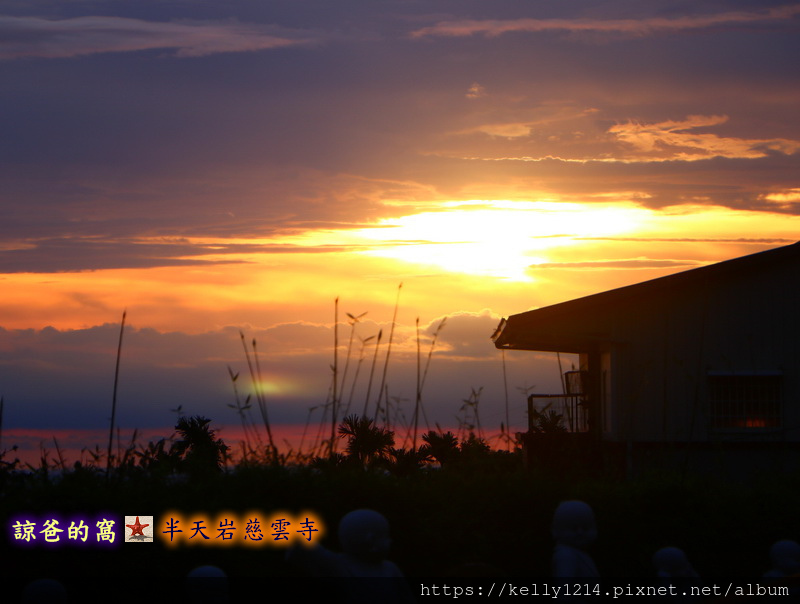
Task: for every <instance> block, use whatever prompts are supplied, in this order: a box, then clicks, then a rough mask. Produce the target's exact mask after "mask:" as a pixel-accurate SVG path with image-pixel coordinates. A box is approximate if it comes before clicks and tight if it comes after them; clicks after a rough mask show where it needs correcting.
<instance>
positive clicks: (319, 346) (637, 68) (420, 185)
mask: <svg viewBox="0 0 800 604" xmlns="http://www.w3.org/2000/svg"><path fill="white" fill-rule="evenodd" d="M124 4H125V2H121V3H120V6H122V5H124ZM317 4H318V6H317ZM623 4H624V3H623ZM623 4H617V3H608V4H604V5H602V6H598V5H596V3H591V2H588V1H584V0H575V1H574V2H569V3H548V4H542V3H527V4H526V3H518V2H506V1H504V0H499V1H498V2H496V3H492V4H491V5H489V4H486V3H480V2H468V1H467V2H463V3H458V4H457V5H456V4H449V5H448V9H447V10H448V11H451V12H446V11H445V12H442V11H434V10H433V9H432V8H430V7H426V6H424V3H423V4H419V3H397V4H392V10H387V9H386V7H384V6H383V4H380V5H374V6H369V7H364V6H361V7H360V8H359V10H358V11H349V10H347V8H346V7H340V6H338V5H337V7H333V6H332V5H328V4H322V3H315V2H312V1H311V0H309V2H306V3H304V8H303V10H301V9H300V8H298V7H294V6H288V5H287V6H286V7H283V8H281V9H277V8H270V7H269V6H267V5H266V4H265V5H264V6H260V7H257V8H254V7H253V6H250V5H249V4H248V3H241V2H235V1H234V2H230V3H224V4H220V6H214V7H205V8H203V9H201V8H198V7H194V6H192V5H189V4H187V5H186V6H181V7H180V8H176V9H174V10H172V9H168V8H166V7H165V6H161V4H159V3H155V4H152V5H151V4H147V5H146V6H145V5H137V7H136V10H135V11H134V12H135V13H136V15H135V16H132V15H133V13H129V12H125V11H122V12H120V13H119V14H103V15H98V14H96V13H95V10H96V7H95V6H94V5H93V4H92V3H82V2H75V3H56V2H54V3H48V2H45V3H44V4H43V5H42V6H45V5H47V6H46V9H47V10H45V8H41V7H40V8H39V9H36V8H30V9H25V8H24V7H22V5H20V6H18V7H16V8H9V9H7V12H6V13H2V12H1V11H2V10H6V9H0V34H2V33H3V32H7V33H8V36H7V37H8V38H9V39H10V40H12V39H13V40H14V42H13V43H11V42H9V44H8V45H6V46H4V47H3V48H2V49H0V78H2V80H3V81H4V82H7V83H8V84H7V87H6V92H5V96H4V112H5V119H6V122H7V124H8V128H7V131H6V132H5V133H4V137H3V139H2V141H0V154H2V159H3V161H2V162H0V292H2V295H0V395H2V396H4V398H5V401H6V405H5V412H4V415H5V417H4V427H5V428H6V429H16V428H20V429H24V428H42V429H48V428H51V429H54V430H55V429H69V428H71V427H75V428H78V427H83V426H84V425H85V426H87V427H88V426H89V424H91V427H92V429H94V428H97V429H99V428H100V427H102V426H103V425H106V424H107V422H108V413H109V412H108V398H109V391H110V389H111V385H112V384H111V380H112V376H113V365H114V355H115V351H116V341H117V337H118V323H119V320H120V317H121V315H122V311H123V309H127V310H128V331H126V340H125V345H124V347H123V363H122V369H123V371H122V377H121V380H122V382H121V386H122V388H121V391H120V394H121V397H120V415H119V421H120V424H121V425H122V426H124V427H126V429H131V430H132V429H133V428H134V427H160V428H161V427H163V426H169V425H170V424H171V422H172V421H173V419H174V414H172V413H171V412H170V411H169V410H170V409H171V408H175V407H177V405H183V408H184V409H186V411H187V412H188V413H193V414H206V415H208V416H211V417H213V418H214V420H215V421H216V422H220V423H223V424H229V423H236V421H237V417H236V415H235V413H234V412H232V411H231V410H230V409H229V408H228V407H227V405H228V404H229V403H230V402H231V398H232V396H233V393H232V389H231V383H230V378H229V377H228V371H227V367H228V366H230V367H231V368H232V369H233V370H234V371H238V372H241V373H242V375H246V372H247V370H246V365H245V364H244V358H243V351H242V347H241V341H240V339H239V330H240V329H241V330H242V331H244V332H245V333H246V334H247V338H248V339H249V338H252V337H256V338H257V339H258V342H259V350H260V352H261V354H262V355H263V361H264V365H265V372H267V373H269V379H268V381H269V382H270V384H271V389H270V391H269V392H270V397H271V399H270V400H271V404H272V405H274V407H275V415H276V418H278V421H280V422H284V423H287V424H292V425H295V424H298V423H300V424H302V423H303V422H304V421H305V418H306V415H307V413H308V409H309V407H316V406H322V405H323V404H324V403H325V400H326V393H327V392H328V389H329V387H330V381H331V376H330V365H331V363H332V362H333V338H334V327H333V315H334V308H333V301H334V299H335V298H337V297H338V298H339V300H340V304H339V311H340V312H339V320H340V328H339V342H340V348H339V351H338V352H339V359H345V358H346V357H347V355H348V346H347V342H348V338H349V335H350V331H349V330H350V327H349V325H348V318H347V314H346V313H351V314H352V315H354V316H357V315H360V314H361V313H363V312H367V315H366V317H365V318H364V319H363V320H362V321H360V322H359V324H358V325H357V329H356V331H355V334H354V339H353V341H354V348H353V349H352V350H351V351H350V355H351V360H352V363H353V364H352V366H351V368H350V374H349V376H347V379H348V380H349V381H347V382H346V383H345V385H344V390H345V393H346V394H347V395H348V397H349V391H347V389H349V388H352V390H353V399H354V400H358V401H362V399H364V398H366V389H367V383H366V379H367V378H366V376H367V372H368V369H369V364H370V361H371V357H369V354H370V353H371V351H372V350H374V348H372V347H373V346H374V342H375V337H376V336H377V333H378V331H379V330H381V329H383V334H384V339H383V342H382V344H381V346H382V348H381V351H380V352H381V355H384V354H385V352H386V346H387V340H388V332H389V331H390V329H391V327H392V314H393V309H394V305H395V300H396V297H397V290H398V285H399V284H400V283H402V284H403V286H402V291H401V295H400V302H399V310H398V322H397V325H396V329H395V336H394V338H395V339H394V342H393V352H392V355H393V356H392V363H391V365H390V369H389V372H388V378H387V383H388V384H389V392H390V397H395V398H396V399H397V401H398V404H400V405H401V406H402V405H403V404H405V403H404V402H403V401H406V400H408V399H412V400H413V398H414V394H415V393H414V389H415V381H416V355H417V344H418V339H417V333H416V327H415V321H416V319H417V318H419V321H420V337H419V343H420V349H421V350H422V351H427V350H428V347H429V346H430V344H431V339H432V336H433V333H434V331H435V329H436V326H437V325H438V324H439V322H440V321H441V320H442V319H443V318H445V317H447V318H448V322H447V325H446V327H445V328H444V329H443V330H442V332H441V334H440V337H439V339H438V340H437V344H436V351H435V354H434V356H433V361H432V366H431V374H430V375H431V381H430V383H429V384H427V385H426V400H427V401H429V403H428V404H430V405H431V416H432V417H433V418H434V419H433V420H432V421H439V422H441V423H442V424H443V425H453V422H454V421H455V418H456V417H457V416H458V417H460V415H459V414H461V413H462V410H461V406H462V403H463V400H464V399H465V398H467V397H468V396H469V395H470V392H471V390H472V389H479V388H483V390H482V395H481V396H482V399H481V404H482V405H483V409H485V414H486V421H487V425H492V426H494V427H495V428H494V429H497V427H498V426H499V424H500V422H501V421H504V422H505V421H506V417H505V386H508V389H509V392H510V394H509V397H510V400H511V402H512V408H513V409H514V412H513V414H514V417H512V418H509V421H511V422H512V424H514V425H517V426H519V425H522V424H524V421H525V420H524V412H523V409H522V406H523V405H522V402H521V401H524V397H523V394H522V393H523V392H525V391H529V390H530V389H532V388H536V389H538V390H540V391H541V390H546V391H552V390H553V389H556V388H559V382H558V367H557V363H556V361H557V359H555V357H553V356H552V355H550V356H547V355H538V356H537V355H533V354H524V355H509V356H508V358H507V359H506V362H507V365H508V367H507V369H508V376H509V377H508V382H507V384H504V383H503V380H502V371H501V358H500V356H499V352H498V351H497V350H495V349H494V347H493V346H492V343H491V341H490V339H489V336H490V335H491V333H492V330H493V329H494V327H495V326H496V324H497V322H498V321H499V319H500V318H501V317H504V316H508V315H509V314H514V313H518V312H522V311H525V310H528V309H530V308H536V307H540V306H545V305H548V304H553V303H556V302H560V301H564V300H568V299H572V298H576V297H579V296H584V295H587V294H591V293H595V292H599V291H603V290H606V289H609V288H614V287H618V286H622V285H627V284H631V283H635V282H639V281H643V280H647V279H651V278H655V277H659V276H662V275H665V274H669V273H672V272H676V271H680V270H687V269H690V268H693V267H697V266H701V265H704V264H708V263H713V262H717V261H720V260H724V259H728V258H733V257H737V256H741V255H744V254H749V253H754V252H757V251H761V250H763V249H767V248H770V247H776V246H779V245H785V244H788V243H792V242H794V241H796V240H797V239H798V238H800V237H798V234H799V233H800V223H799V221H800V218H799V216H800V181H798V174H800V166H799V165H798V161H799V160H800V123H798V121H797V119H796V114H797V106H798V99H800V84H798V79H797V77H796V65H797V62H798V60H800V45H798V40H800V37H798V35H797V33H798V31H797V29H798V20H797V16H798V14H800V13H799V12H798V9H797V7H796V6H794V5H792V4H786V5H780V4H778V5H774V6H773V5H771V6H770V7H769V8H766V9H765V8H764V7H763V6H762V5H761V4H760V3H758V2H755V1H753V2H751V1H744V2H741V3H738V4H737V7H738V8H737V10H735V11H734V10H727V9H725V8H724V7H721V6H720V5H719V4H718V3H714V2H697V3H693V4H692V5H691V6H689V5H686V6H683V7H677V8H676V7H675V6H674V5H673V4H672V3H669V2H667V1H666V0H664V1H661V0H659V1H657V2H653V3H642V4H637V5H636V6H635V8H634V7H632V5H624V6H623ZM310 5H314V6H317V9H318V10H310V9H309V6H310ZM108 10H109V11H111V12H112V13H113V12H114V11H113V9H112V8H109V9H108ZM176 11H177V12H176ZM177 13H180V14H177ZM110 82H113V83H114V85H113V86H112V85H109V83H110ZM370 337H372V340H368V341H367V343H366V344H365V346H364V349H363V359H364V360H362V362H361V373H360V374H359V380H358V383H356V384H355V387H352V380H353V379H354V377H355V372H356V369H355V368H356V367H357V363H358V359H359V354H360V353H359V351H360V350H361V348H360V347H361V340H360V339H359V338H370ZM423 354H424V352H423ZM381 358H383V356H381ZM564 362H565V363H566V364H567V368H568V365H569V363H571V362H572V361H571V360H569V359H567V360H565V361H564ZM562 369H564V367H562ZM342 377H344V376H342ZM242 380H243V381H245V378H244V377H243V378H242ZM248 388H249V386H248V385H247V384H245V385H244V386H243V387H242V392H243V396H244V395H245V394H244V393H245V391H247V390H248ZM372 396H374V391H373V393H372ZM361 407H362V404H361V403H359V404H355V403H354V409H359V408H361ZM462 419H463V418H462ZM42 424H47V425H42Z"/></svg>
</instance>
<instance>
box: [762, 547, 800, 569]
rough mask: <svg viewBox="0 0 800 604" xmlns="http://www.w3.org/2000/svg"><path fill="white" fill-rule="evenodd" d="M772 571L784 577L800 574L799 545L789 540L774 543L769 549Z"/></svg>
mask: <svg viewBox="0 0 800 604" xmlns="http://www.w3.org/2000/svg"><path fill="white" fill-rule="evenodd" d="M769 558H770V560H771V561H772V567H773V569H775V570H777V571H779V572H781V573H782V574H784V575H787V576H790V575H796V574H798V573H800V544H798V543H797V542H796V541H791V540H790V539H784V540H782V541H777V542H775V543H774V544H773V545H772V547H771V548H770V549H769Z"/></svg>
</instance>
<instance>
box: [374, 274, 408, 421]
mask: <svg viewBox="0 0 800 604" xmlns="http://www.w3.org/2000/svg"><path fill="white" fill-rule="evenodd" d="M401 289H403V282H402V281H401V282H400V285H398V286H397V298H396V299H395V301H394V314H393V315H392V329H391V330H390V331H389V345H388V347H387V348H386V361H385V362H384V363H383V376H382V377H381V388H380V390H379V391H378V403H377V405H376V406H377V408H380V406H381V395H382V394H383V387H384V385H385V384H386V371H387V370H388V369H389V357H390V356H391V354H392V340H393V339H394V326H395V325H396V324H397V307H398V305H399V304H400V290H401ZM377 417H378V411H377V409H376V410H375V418H376V419H377Z"/></svg>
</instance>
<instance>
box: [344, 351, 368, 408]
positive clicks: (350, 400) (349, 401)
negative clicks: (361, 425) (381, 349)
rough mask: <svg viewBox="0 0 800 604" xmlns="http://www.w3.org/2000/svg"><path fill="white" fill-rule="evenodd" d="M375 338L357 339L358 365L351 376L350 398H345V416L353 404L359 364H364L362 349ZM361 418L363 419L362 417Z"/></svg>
mask: <svg viewBox="0 0 800 604" xmlns="http://www.w3.org/2000/svg"><path fill="white" fill-rule="evenodd" d="M374 337H375V336H369V337H368V338H362V337H361V336H358V339H359V340H361V350H360V351H359V352H358V363H357V364H356V374H355V375H354V376H353V381H352V383H351V384H350V396H349V397H348V398H347V406H346V407H345V411H344V414H345V415H347V414H348V412H349V411H350V405H351V404H352V403H353V394H355V391H356V384H357V383H358V374H359V373H361V364H362V363H363V362H364V349H365V348H366V346H367V344H368V343H369V341H370V340H372V339H373V338H374ZM362 417H364V416H363V415H362Z"/></svg>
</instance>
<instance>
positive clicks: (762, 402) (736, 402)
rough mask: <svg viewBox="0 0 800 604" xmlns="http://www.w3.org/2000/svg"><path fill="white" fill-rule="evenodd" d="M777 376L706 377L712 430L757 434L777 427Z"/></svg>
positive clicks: (714, 375) (736, 375)
mask: <svg viewBox="0 0 800 604" xmlns="http://www.w3.org/2000/svg"><path fill="white" fill-rule="evenodd" d="M782 377H783V376H781V375H780V374H763V373H760V374H711V375H709V376H708V389H709V411H710V424H711V428H712V429H713V430H744V431H751V430H753V431H757V430H765V429H775V428H780V427H781V407H782V405H781V390H782Z"/></svg>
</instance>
